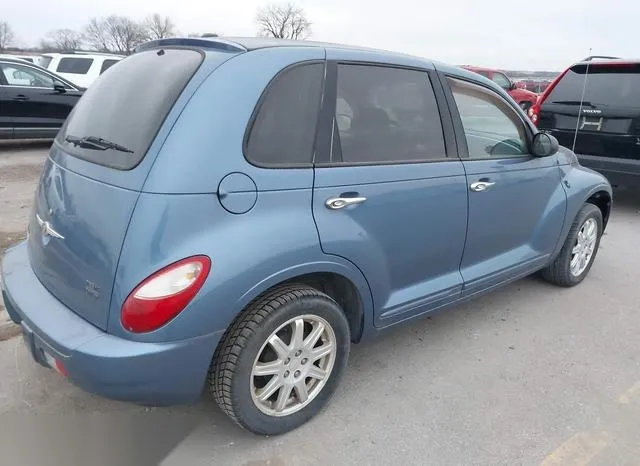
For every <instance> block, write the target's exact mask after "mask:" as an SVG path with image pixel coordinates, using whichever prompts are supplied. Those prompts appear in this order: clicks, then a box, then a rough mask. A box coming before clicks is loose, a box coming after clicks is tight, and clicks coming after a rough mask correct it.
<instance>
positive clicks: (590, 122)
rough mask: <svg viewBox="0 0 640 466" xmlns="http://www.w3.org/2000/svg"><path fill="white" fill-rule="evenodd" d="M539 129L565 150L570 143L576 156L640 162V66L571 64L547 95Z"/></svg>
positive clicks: (543, 104)
mask: <svg viewBox="0 0 640 466" xmlns="http://www.w3.org/2000/svg"><path fill="white" fill-rule="evenodd" d="M583 92H584V95H583ZM538 127H539V128H540V129H542V130H550V131H551V132H552V133H553V134H554V136H556V137H557V139H558V141H559V142H560V144H562V145H563V146H565V147H569V148H572V147H573V145H574V139H575V152H576V153H577V154H582V155H592V156H604V157H615V158H627V159H638V158H640V64H637V63H626V62H625V63H622V62H605V63H581V64H578V65H574V66H573V67H571V68H570V69H569V70H567V72H566V73H565V74H564V75H563V76H562V78H561V79H560V80H559V81H558V83H557V84H556V85H555V87H553V89H552V90H551V92H550V93H549V95H548V96H546V98H545V100H544V102H543V103H542V105H541V107H540V116H539V122H538Z"/></svg>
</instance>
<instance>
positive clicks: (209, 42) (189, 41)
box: [133, 37, 247, 53]
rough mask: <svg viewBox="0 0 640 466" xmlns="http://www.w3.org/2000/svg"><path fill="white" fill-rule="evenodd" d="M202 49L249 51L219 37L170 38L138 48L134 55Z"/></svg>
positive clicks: (146, 43)
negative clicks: (175, 48) (155, 50)
mask: <svg viewBox="0 0 640 466" xmlns="http://www.w3.org/2000/svg"><path fill="white" fill-rule="evenodd" d="M171 46H178V47H200V48H203V49H214V50H223V51H226V52H246V51H247V49H246V48H245V47H243V46H241V45H239V44H236V43H234V42H231V41H227V40H224V39H222V38H219V37H206V38H203V37H169V38H166V39H155V40H150V41H148V42H145V43H143V44H140V45H139V46H137V47H136V48H135V49H134V51H133V53H137V52H142V51H143V50H149V49H153V48H158V47H171Z"/></svg>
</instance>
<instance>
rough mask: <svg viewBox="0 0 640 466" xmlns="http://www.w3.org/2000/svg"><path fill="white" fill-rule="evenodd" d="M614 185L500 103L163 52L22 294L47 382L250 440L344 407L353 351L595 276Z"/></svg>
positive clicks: (112, 123) (343, 65)
mask: <svg viewBox="0 0 640 466" xmlns="http://www.w3.org/2000/svg"><path fill="white" fill-rule="evenodd" d="M611 202H612V192H611V186H610V185H609V183H608V182H607V180H606V179H605V178H603V177H602V176H601V175H599V174H597V173H595V172H593V171H591V170H589V169H586V168H583V167H581V166H580V165H579V163H578V162H577V160H576V157H575V155H574V154H573V153H572V152H571V151H569V150H567V149H566V148H564V147H560V146H559V145H558V142H557V141H556V140H555V139H554V138H553V137H552V136H550V135H548V134H546V133H542V132H538V131H537V130H536V128H535V127H534V126H533V124H532V123H531V122H530V121H529V120H528V119H527V117H526V115H525V114H524V113H523V112H522V110H521V109H520V108H519V107H518V105H517V104H516V103H515V102H514V101H513V100H512V99H511V98H510V97H509V96H508V95H507V94H506V93H505V92H504V91H503V90H502V89H500V88H499V87H498V86H497V85H495V84H494V83H492V82H491V81H489V80H487V79H485V78H483V77H482V76H479V75H477V74H475V73H471V72H467V71H465V70H463V69H460V68H457V67H452V66H446V65H443V64H440V63H437V62H432V61H428V60H424V59H420V58H416V57H411V56H406V55H401V54H393V53H387V52H382V51H376V50H368V49H361V48H354V47H347V46H340V45H335V44H323V43H313V42H302V41H300V42H298V41H295V42H292V41H286V40H277V39H276V40H268V39H259V38H251V39H232V38H212V39H193V38H176V39H163V40H157V41H151V42H148V43H145V44H143V45H142V46H141V47H140V48H139V49H138V50H136V52H135V53H134V54H133V55H131V56H130V57H128V58H126V59H124V60H122V61H121V62H119V63H118V64H117V65H115V66H113V67H112V68H110V69H109V70H108V71H107V72H105V73H104V74H103V75H102V76H100V78H99V79H98V80H97V81H96V82H95V83H94V84H93V85H92V86H91V87H90V88H89V89H88V90H87V91H86V93H85V94H84V95H83V97H82V98H81V99H80V101H79V102H78V104H77V105H76V106H75V107H74V109H73V111H72V113H71V114H70V115H69V118H68V119H67V120H66V122H65V123H64V126H63V127H62V128H61V130H60V132H59V133H58V135H57V136H56V139H55V141H54V143H53V145H52V147H51V150H50V154H49V156H48V158H47V161H46V163H45V166H44V169H43V172H42V175H41V178H40V181H39V185H38V188H37V192H36V194H35V199H34V206H33V210H32V213H31V216H30V221H29V226H28V237H27V240H26V241H24V242H22V243H21V244H18V245H16V246H15V247H13V248H12V249H10V250H8V251H7V253H6V255H5V257H4V258H3V260H2V295H3V299H4V302H5V305H6V307H7V309H8V312H9V314H10V315H11V318H12V319H13V320H14V321H15V322H16V323H19V324H20V325H21V326H22V331H23V335H24V342H25V344H26V345H27V346H28V348H29V350H30V351H31V353H32V354H33V357H34V359H35V360H36V361H37V362H39V363H40V364H42V365H44V366H47V367H51V368H52V369H54V370H57V371H58V372H59V373H61V374H62V375H64V376H66V377H68V379H69V380H70V381H71V382H72V383H74V384H76V385H78V386H79V387H82V388H83V389H85V390H87V391H89V392H92V393H96V394H100V395H102V396H105V397H110V398H114V399H120V400H128V401H131V402H136V403H141V404H152V405H168V404H177V403H187V402H193V401H195V400H198V399H199V397H200V395H201V394H202V392H203V390H207V391H210V392H211V394H212V395H213V397H214V398H215V399H216V401H217V403H218V404H219V406H220V407H221V409H222V410H223V411H224V412H226V413H227V414H228V415H229V416H230V417H231V418H232V419H233V420H234V421H235V422H236V423H237V424H238V425H240V426H241V427H243V428H245V429H247V430H249V431H251V432H254V433H256V434H262V435H274V434H281V433H284V432H287V431H289V430H291V429H294V428H296V427H298V426H300V425H301V424H303V423H305V422H306V421H308V420H309V419H311V418H312V417H313V416H314V415H315V414H317V413H318V412H319V411H320V410H321V409H322V408H323V406H325V405H326V403H327V402H328V400H329V398H330V397H331V395H332V394H333V393H334V391H335V389H336V387H337V386H338V383H339V381H340V379H341V376H342V375H343V373H344V371H345V367H346V365H347V359H348V354H349V348H350V345H351V344H352V343H357V342H359V341H362V340H364V339H365V338H369V337H371V336H374V335H376V334H378V333H379V332H380V331H382V330H384V329H387V328H389V327H392V326H394V325H397V324H400V323H408V322H410V321H412V320H413V319H414V318H417V317H420V316H424V315H426V314H429V313H432V312H436V311H439V310H442V309H445V308H448V307H451V306H453V305H455V304H458V303H460V302H463V301H465V300H468V299H470V298H474V297H476V296H479V295H481V294H483V293H485V292H488V291H491V290H493V289H496V288H497V287H499V286H501V285H504V284H506V283H509V282H511V281H513V280H517V279H519V278H522V277H525V276H527V275H529V274H533V273H537V272H540V273H541V274H542V276H543V277H545V278H546V279H547V280H549V281H551V282H553V283H555V284H557V285H560V286H573V285H576V284H578V283H580V282H581V281H582V280H583V279H584V278H585V276H586V275H587V274H588V272H589V269H590V268H591V266H592V264H593V262H594V259H595V257H596V252H597V250H598V245H599V242H600V238H601V237H602V234H603V232H604V229H605V227H606V225H607V220H608V218H609V212H610V210H611Z"/></svg>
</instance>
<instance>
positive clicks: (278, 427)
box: [209, 285, 350, 435]
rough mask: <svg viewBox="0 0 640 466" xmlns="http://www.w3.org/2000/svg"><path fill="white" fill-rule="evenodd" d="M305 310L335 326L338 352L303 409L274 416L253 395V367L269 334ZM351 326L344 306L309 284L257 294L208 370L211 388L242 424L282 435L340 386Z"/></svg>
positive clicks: (258, 431)
mask: <svg viewBox="0 0 640 466" xmlns="http://www.w3.org/2000/svg"><path fill="white" fill-rule="evenodd" d="M300 315H313V316H318V317H320V318H322V319H324V321H326V322H327V323H329V325H330V326H331V328H332V330H333V332H334V335H335V338H336V343H337V344H336V349H337V351H336V356H335V360H334V363H333V369H332V370H331V372H330V374H329V376H328V379H327V381H326V382H325V385H324V386H323V387H322V388H320V391H319V392H318V393H317V395H316V396H315V398H313V399H312V401H310V402H309V404H307V405H306V406H305V407H303V408H302V409H301V410H300V411H297V412H295V413H292V414H289V415H286V416H274V415H269V414H266V413H264V412H263V411H262V410H260V409H259V408H258V406H257V405H256V403H255V402H254V400H253V398H252V388H251V387H252V385H251V384H252V368H253V364H254V362H255V360H256V357H257V356H258V353H259V352H260V351H261V349H262V348H263V345H264V344H265V343H266V341H267V339H268V338H269V337H270V336H271V334H272V333H273V332H275V331H276V330H277V329H278V328H279V327H280V326H281V325H283V324H285V323H286V322H287V321H289V320H290V319H292V318H294V317H297V316H300ZM349 350H350V332H349V324H348V322H347V319H346V316H345V314H344V312H343V310H342V309H341V308H340V306H339V305H338V304H337V303H336V302H335V301H334V300H333V299H332V298H330V297H329V296H327V295H326V294H324V293H322V292H320V291H318V290H316V289H315V288H311V287H308V286H305V285H284V286H280V287H277V288H275V289H273V290H272V291H270V292H268V293H267V294H265V295H264V296H263V297H261V298H258V299H257V300H256V301H254V303H252V304H251V305H250V306H249V307H248V308H247V309H245V310H244V311H243V313H242V314H241V315H240V316H238V318H236V320H235V321H234V323H233V324H232V325H231V326H230V327H229V329H228V330H227V332H226V333H225V335H224V337H223V339H222V342H221V344H220V345H219V347H218V349H217V351H216V354H215V355H214V358H213V362H212V365H211V369H210V371H209V390H210V392H211V393H212V395H213V397H214V399H215V400H216V403H217V404H218V406H219V407H220V408H221V409H222V410H223V411H224V412H225V413H226V414H227V415H228V416H229V417H230V418H231V419H232V420H233V421H234V422H235V423H236V424H238V425H239V426H240V427H242V428H244V429H246V430H248V431H250V432H252V433H254V434H258V435H280V434H284V433H286V432H288V431H290V430H293V429H295V428H297V427H299V426H301V425H302V424H304V423H306V422H307V421H309V420H310V419H311V418H313V417H314V416H315V415H316V414H318V412H320V411H321V410H322V408H323V407H324V406H325V405H326V404H327V402H328V401H329V399H330V398H331V396H332V395H333V393H334V392H335V390H336V388H337V387H338V384H339V382H340V379H341V377H342V374H343V373H344V370H345V367H346V365H347V360H348V357H349Z"/></svg>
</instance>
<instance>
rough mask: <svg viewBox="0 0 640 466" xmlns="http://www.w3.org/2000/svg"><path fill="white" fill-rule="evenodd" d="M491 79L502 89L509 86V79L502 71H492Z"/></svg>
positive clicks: (506, 88)
mask: <svg viewBox="0 0 640 466" xmlns="http://www.w3.org/2000/svg"><path fill="white" fill-rule="evenodd" d="M493 81H494V82H495V83H496V84H497V85H498V86H500V87H501V88H502V89H505V90H508V89H509V88H510V87H511V81H509V78H507V77H506V76H505V75H504V74H502V73H494V75H493Z"/></svg>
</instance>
